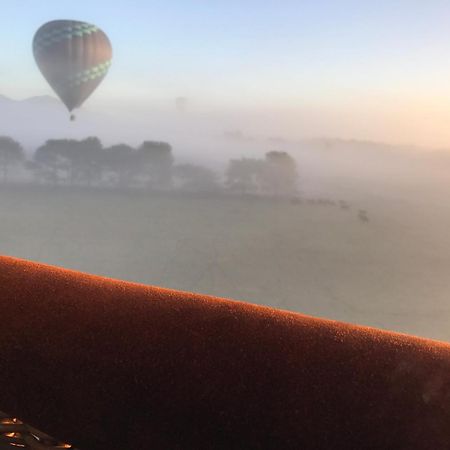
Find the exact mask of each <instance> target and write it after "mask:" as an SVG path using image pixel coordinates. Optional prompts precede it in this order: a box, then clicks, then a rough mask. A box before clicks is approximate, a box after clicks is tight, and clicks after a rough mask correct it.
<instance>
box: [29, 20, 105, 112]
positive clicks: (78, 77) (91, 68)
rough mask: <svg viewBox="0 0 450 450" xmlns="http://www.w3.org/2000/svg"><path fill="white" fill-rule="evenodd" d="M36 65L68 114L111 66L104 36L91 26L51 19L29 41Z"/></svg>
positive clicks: (100, 31)
mask: <svg viewBox="0 0 450 450" xmlns="http://www.w3.org/2000/svg"><path fill="white" fill-rule="evenodd" d="M33 54H34V58H35V60H36V63H37V65H38V67H39V69H40V71H41V73H42V75H43V76H44V78H45V79H46V80H47V82H48V83H49V84H50V86H51V87H52V89H53V90H54V91H55V93H56V94H57V95H58V97H59V98H60V99H61V101H62V102H63V103H64V104H65V105H66V107H67V109H68V110H69V113H70V114H71V116H70V117H71V120H74V119H75V116H74V115H73V114H72V111H73V110H74V109H75V108H79V107H80V106H81V105H82V104H83V102H84V101H85V100H86V99H87V98H88V97H89V96H90V95H91V94H92V93H93V92H94V91H95V89H96V88H97V87H98V86H99V84H100V83H101V82H102V80H103V79H104V77H105V76H106V74H107V73H108V70H109V67H110V66H111V59H112V47H111V43H110V41H109V39H108V36H107V35H106V34H105V33H104V32H103V31H102V30H100V29H99V28H98V27H96V26H95V25H91V24H88V23H85V22H78V21H74V20H54V21H51V22H48V23H46V24H44V25H42V27H41V28H39V30H38V31H37V32H36V34H35V36H34V39H33Z"/></svg>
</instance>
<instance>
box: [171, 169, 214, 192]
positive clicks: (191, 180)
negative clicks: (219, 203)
mask: <svg viewBox="0 0 450 450" xmlns="http://www.w3.org/2000/svg"><path fill="white" fill-rule="evenodd" d="M174 172H175V178H176V179H177V180H179V181H180V184H181V186H180V187H181V188H182V189H183V190H186V191H190V192H211V191H217V190H218V189H219V184H218V182H217V175H216V174H215V173H214V172H213V171H212V170H210V169H208V168H206V167H202V166H197V165H194V164H182V165H179V166H175V170H174Z"/></svg>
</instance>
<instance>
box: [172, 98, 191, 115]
mask: <svg viewBox="0 0 450 450" xmlns="http://www.w3.org/2000/svg"><path fill="white" fill-rule="evenodd" d="M175 106H176V108H177V111H178V112H181V113H184V112H186V110H187V107H188V99H187V98H186V97H177V98H176V99H175Z"/></svg>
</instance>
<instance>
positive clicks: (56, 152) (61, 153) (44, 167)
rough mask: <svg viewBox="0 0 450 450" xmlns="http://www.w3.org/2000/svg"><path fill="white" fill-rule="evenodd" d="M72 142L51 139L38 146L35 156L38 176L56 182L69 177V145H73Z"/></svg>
mask: <svg viewBox="0 0 450 450" xmlns="http://www.w3.org/2000/svg"><path fill="white" fill-rule="evenodd" d="M72 142H73V141H69V140H67V139H49V140H48V141H47V142H46V143H45V144H43V145H41V146H40V147H38V148H37V150H36V152H35V153H34V156H33V162H34V165H33V170H34V172H35V174H36V176H37V177H38V178H40V179H43V180H44V181H47V182H52V183H54V184H56V183H59V182H60V181H62V180H65V179H67V176H68V173H69V171H70V161H69V159H68V157H67V147H69V146H70V145H72Z"/></svg>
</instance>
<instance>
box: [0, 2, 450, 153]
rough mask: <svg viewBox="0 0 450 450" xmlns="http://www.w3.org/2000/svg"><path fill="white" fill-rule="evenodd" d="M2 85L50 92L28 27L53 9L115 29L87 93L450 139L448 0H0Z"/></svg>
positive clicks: (388, 136) (324, 128) (234, 120)
mask: <svg viewBox="0 0 450 450" xmlns="http://www.w3.org/2000/svg"><path fill="white" fill-rule="evenodd" d="M0 2H1V4H2V5H1V7H2V26H1V27H0V39H1V40H0V42H2V43H3V48H2V52H1V54H2V59H1V61H2V63H1V65H0V94H3V95H7V96H10V97H13V98H18V99H20V98H26V97H29V96H34V95H43V94H49V93H51V90H50V88H49V87H48V86H47V85H46V82H45V81H44V80H43V78H42V76H41V75H40V73H39V71H38V70H37V69H36V67H35V64H34V60H33V57H32V54H31V41H32V38H33V35H34V33H35V31H36V30H37V29H38V28H39V26H40V25H42V24H43V23H45V22H47V21H49V20H54V19H69V18H70V19H75V20H82V21H86V22H91V23H94V24H96V25H97V26H99V27H100V28H102V29H103V30H104V31H105V32H106V33H107V34H108V36H109V37H110V39H111V41H112V44H113V49H114V59H113V66H112V68H111V70H110V73H109V75H108V77H107V79H106V80H105V81H104V83H103V84H102V86H101V87H100V88H99V89H98V91H97V92H95V93H94V95H93V96H92V98H91V99H90V100H89V101H88V103H87V107H89V108H95V109H102V108H103V109H109V110H113V111H115V112H117V111H118V110H119V111H120V113H121V114H122V113H123V114H128V115H130V114H131V115H133V114H141V113H142V111H146V110H150V109H151V110H152V111H153V112H154V111H158V110H161V111H163V110H164V109H167V108H168V109H170V108H174V99H175V98H176V97H178V96H183V97H187V98H188V99H189V107H190V108H191V113H192V114H199V117H201V116H204V115H210V116H214V117H220V118H221V120H223V123H224V127H225V128H226V127H228V128H229V127H234V128H244V132H247V133H251V134H257V133H258V131H261V130H262V129H263V128H264V129H265V130H267V132H268V133H271V134H273V135H280V136H283V137H292V138H294V137H295V138H297V137H312V136H336V137H342V138H356V139H369V140H378V141H384V142H392V143H404V144H415V145H429V146H439V147H449V148H450V127H449V126H448V125H449V124H450V26H449V24H450V2H448V1H440V0H429V1H426V2H425V1H423V0H397V1H395V2H392V0H390V1H387V0H379V1H377V2H361V1H355V0H328V1H325V0H316V1H301V0H297V1H281V0H278V1H274V0H266V1H264V2H261V1H254V0H246V1H237V0H227V1H217V0H210V1H207V2H206V1H189V0H183V1H171V2H167V1H149V0H141V1H133V0H129V1H111V0H110V1H105V0H100V1H95V2H92V1H88V0H77V1H73V0H71V1H63V0H46V1H45V2H37V1H35V0H21V1H6V0H0Z"/></svg>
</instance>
